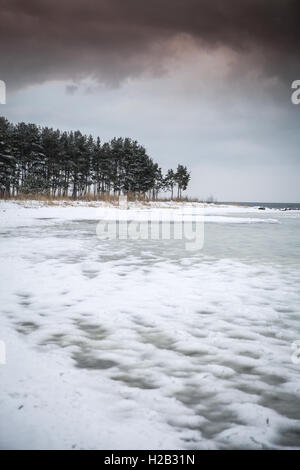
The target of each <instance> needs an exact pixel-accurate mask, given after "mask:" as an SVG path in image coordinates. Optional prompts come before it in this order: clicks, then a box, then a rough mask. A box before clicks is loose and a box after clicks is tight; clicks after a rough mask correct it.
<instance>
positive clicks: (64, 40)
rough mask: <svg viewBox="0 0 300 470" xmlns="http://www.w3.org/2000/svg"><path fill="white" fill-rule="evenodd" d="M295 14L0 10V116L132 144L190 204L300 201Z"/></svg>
mask: <svg viewBox="0 0 300 470" xmlns="http://www.w3.org/2000/svg"><path fill="white" fill-rule="evenodd" d="M298 4H299V1H296V0H295V1H294V0H223V1H221V0H160V1H158V0H151V1H149V2H144V1H138V0H126V1H125V0H97V1H96V0H72V1H71V0H60V1H57V0H52V1H50V0H39V1H38V0H26V2H25V1H17V0H7V1H6V0H0V57H1V61H0V79H2V80H5V82H6V85H7V104H6V105H0V113H1V115H4V116H5V117H7V118H8V119H9V120H11V121H13V122H19V121H26V122H29V121H30V122H35V123H37V124H40V125H48V126H52V127H55V128H57V127H58V128H60V129H63V130H70V129H80V130H82V131H83V132H86V133H92V134H93V135H95V136H96V135H99V136H100V137H101V139H102V141H105V140H108V139H111V138H112V137H114V136H129V137H132V138H135V139H137V140H138V141H139V142H140V143H142V144H143V145H144V146H145V147H146V149H147V151H148V153H149V155H150V156H151V157H152V158H153V159H154V160H155V161H157V162H158V163H159V164H160V166H161V167H162V168H163V169H164V170H166V169H167V168H170V167H173V168H175V167H176V166H177V164H178V163H182V164H185V165H187V166H188V168H189V169H190V170H191V174H192V180H191V185H190V190H189V194H190V195H191V196H198V197H201V198H205V197H208V196H210V195H213V196H214V197H215V198H217V199H218V200H220V201H221V200H223V201H234V200H235V201H266V202H267V201H283V202H300V184H299V176H300V132H299V124H300V105H298V106H296V105H293V104H292V102H291V93H292V90H291V83H292V81H293V80H296V79H300V50H299V49H300V38H299V36H300V8H299V6H298Z"/></svg>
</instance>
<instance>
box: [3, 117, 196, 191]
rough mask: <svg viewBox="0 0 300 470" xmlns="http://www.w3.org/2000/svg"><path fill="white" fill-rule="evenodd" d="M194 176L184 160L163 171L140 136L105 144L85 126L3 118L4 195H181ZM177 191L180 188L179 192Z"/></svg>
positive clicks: (117, 139) (120, 138)
mask: <svg viewBox="0 0 300 470" xmlns="http://www.w3.org/2000/svg"><path fill="white" fill-rule="evenodd" d="M189 181H190V173H189V172H188V171H187V168H186V167H185V166H183V165H178V167H177V169H176V170H175V171H174V170H172V169H170V170H168V171H167V173H166V174H165V175H163V173H162V170H161V168H160V167H159V166H158V164H157V163H154V162H153V160H152V158H150V157H149V156H148V155H147V153H146V150H145V148H144V147H143V146H142V145H140V144H139V143H138V142H137V141H136V140H132V139H130V138H128V137H126V138H122V137H119V138H113V139H112V140H111V141H110V142H105V143H103V144H102V143H101V141H100V138H99V137H97V138H96V139H94V138H93V137H92V136H91V135H89V136H87V135H84V134H82V133H81V132H80V131H71V132H63V131H60V130H54V129H52V128H48V127H39V126H37V125H35V124H26V123H24V122H21V123H18V124H16V125H14V124H12V123H10V122H9V121H8V120H7V119H5V118H4V117H0V196H1V197H11V196H18V195H20V194H43V195H48V196H52V197H56V196H61V197H66V196H71V197H73V198H74V199H76V198H80V197H83V196H85V197H86V196H91V195H93V196H94V197H98V196H103V195H105V194H110V195H111V194H113V195H120V194H121V193H123V194H128V193H131V194H134V195H135V196H139V197H144V198H146V197H147V198H149V199H156V198H157V197H158V195H159V193H160V192H161V191H170V193H171V198H173V197H174V196H176V197H178V198H181V197H182V191H184V190H186V189H187V187H188V184H189ZM175 191H176V192H175Z"/></svg>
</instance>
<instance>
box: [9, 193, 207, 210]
mask: <svg viewBox="0 0 300 470" xmlns="http://www.w3.org/2000/svg"><path fill="white" fill-rule="evenodd" d="M0 199H1V200H5V201H38V202H41V203H44V204H46V205H49V206H57V205H61V204H63V205H66V206H67V205H73V204H74V202H76V201H84V202H88V203H91V204H88V205H89V207H97V206H96V205H93V203H95V202H105V203H107V204H110V205H114V206H118V205H119V195H117V194H102V195H93V194H86V195H84V196H79V197H77V198H76V199H74V198H72V197H71V196H49V195H45V194H38V193H36V194H35V193H33V194H22V193H21V194H18V195H16V196H0ZM127 199H128V201H129V202H139V203H141V204H143V205H148V204H149V203H151V202H171V201H173V202H201V201H200V200H199V199H197V198H188V197H184V198H173V199H171V198H170V197H158V198H156V199H152V198H151V199H150V198H148V197H144V196H139V195H136V194H133V193H129V194H128V195H127ZM58 203H60V204H58Z"/></svg>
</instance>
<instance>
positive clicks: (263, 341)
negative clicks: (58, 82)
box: [0, 212, 300, 449]
mask: <svg viewBox="0 0 300 470" xmlns="http://www.w3.org/2000/svg"><path fill="white" fill-rule="evenodd" d="M231 217H232V216H231ZM239 217H241V216H240V215H239ZM245 217H246V216H245ZM268 217H270V216H269V215H266V214H255V218H261V219H262V220H264V219H267V218H268ZM272 218H276V219H278V221H279V222H280V223H276V224H273V223H268V222H267V221H265V222H262V223H245V224H234V223H222V224H217V223H210V222H209V217H207V219H206V223H205V240H204V247H203V249H202V250H201V251H197V252H192V251H187V250H185V249H184V242H183V241H178V240H177V241H174V240H164V241H162V240H160V241H159V240H158V241H155V240H153V241H149V240H144V241H142V240H139V241H130V240H123V241H121V240H110V241H101V240H99V239H97V237H96V233H95V231H96V224H97V222H98V221H95V220H74V221H69V222H66V223H64V222H61V221H55V220H51V221H50V222H49V219H48V221H47V223H46V220H45V221H43V220H42V219H41V220H40V225H39V226H38V227H37V226H35V227H30V226H26V227H18V228H17V229H14V230H12V229H5V230H2V231H1V235H0V236H1V256H2V257H3V259H4V257H5V259H6V266H7V268H6V270H5V272H4V273H3V279H2V283H1V298H2V299H3V300H2V305H1V310H2V314H3V315H5V316H6V318H7V319H8V321H9V323H10V324H11V326H12V327H13V328H14V329H15V330H16V331H17V332H18V334H19V335H20V337H21V338H22V340H23V341H26V342H27V343H28V347H31V348H35V349H36V350H37V351H38V354H40V355H45V357H46V355H47V354H49V353H50V354H51V352H52V351H54V350H55V351H60V353H61V357H62V358H63V360H64V361H65V362H66V363H67V362H68V361H70V367H73V368H76V369H78V370H80V371H82V372H83V371H84V373H86V386H88V387H91V388H94V387H95V386H96V384H97V383H98V380H99V378H105V380H107V381H108V383H110V384H111V389H112V390H113V391H114V393H116V394H117V395H118V396H119V400H120V401H121V402H122V400H123V401H124V403H125V402H126V403H127V404H128V403H132V404H133V405H132V408H130V406H129V408H128V409H127V412H126V413H120V414H119V416H118V418H117V419H118V420H120V421H121V420H123V421H124V420H125V421H126V420H127V419H128V420H132V419H134V416H135V414H138V413H139V410H141V409H143V410H144V411H145V409H146V410H148V411H147V412H149V413H152V412H155V413H156V416H158V417H159V418H157V419H159V421H160V422H162V423H164V425H166V429H168V432H169V433H173V434H174V436H176V438H177V439H178V446H179V447H181V448H186V449H195V448H221V449H222V448H225V449H226V448H286V447H298V448H300V381H299V378H300V364H294V363H293V362H292V360H291V354H292V349H291V344H292V342H293V341H295V340H299V339H300V289H299V285H300V217H299V216H298V215H297V214H288V215H287V214H286V213H284V214H283V213H280V212H278V214H277V213H276V214H275V215H274V214H272ZM7 253H9V257H7ZM91 406H93V404H91ZM116 446H117V444H116ZM149 447H151V443H149Z"/></svg>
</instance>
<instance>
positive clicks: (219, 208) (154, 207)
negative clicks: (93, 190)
mask: <svg viewBox="0 0 300 470" xmlns="http://www.w3.org/2000/svg"><path fill="white" fill-rule="evenodd" d="M128 206H129V207H128V209H129V210H128V211H126V210H122V209H119V207H118V206H113V205H110V204H107V203H104V202H102V201H99V202H84V201H74V202H70V201H55V202H51V203H46V202H41V201H34V200H33V201H30V200H29V201H0V226H8V225H9V226H17V225H31V224H32V223H34V224H39V221H40V220H41V219H44V222H47V220H48V223H49V224H50V223H51V220H53V219H56V220H64V221H67V220H75V219H77V220H78V219H81V220H91V219H95V220H96V219H102V218H103V217H104V218H109V217H112V218H122V219H124V218H130V219H134V218H135V217H136V218H139V219H140V220H141V219H143V218H145V219H147V218H148V217H150V214H151V217H155V214H158V215H159V214H163V215H164V217H168V215H169V216H170V217H173V218H174V217H179V216H181V215H184V216H185V217H187V216H188V215H193V217H195V216H198V220H201V218H203V220H205V219H206V220H207V222H219V223H226V222H229V223H248V222H264V221H265V218H259V219H258V218H257V217H256V215H262V211H261V210H259V209H258V207H245V206H236V205H221V204H202V203H176V202H150V203H148V204H142V203H139V202H136V203H129V204H128ZM295 212H296V211H295ZM297 212H298V211H297ZM278 214H279V211H278V210H276V209H268V208H266V210H265V211H263V215H268V217H267V221H270V220H269V219H270V218H271V219H273V220H271V221H274V219H275V222H276V221H277V219H276V217H274V216H275V215H278ZM283 214H284V213H280V215H283ZM286 215H287V216H288V215H290V214H286ZM242 217H243V218H242Z"/></svg>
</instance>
